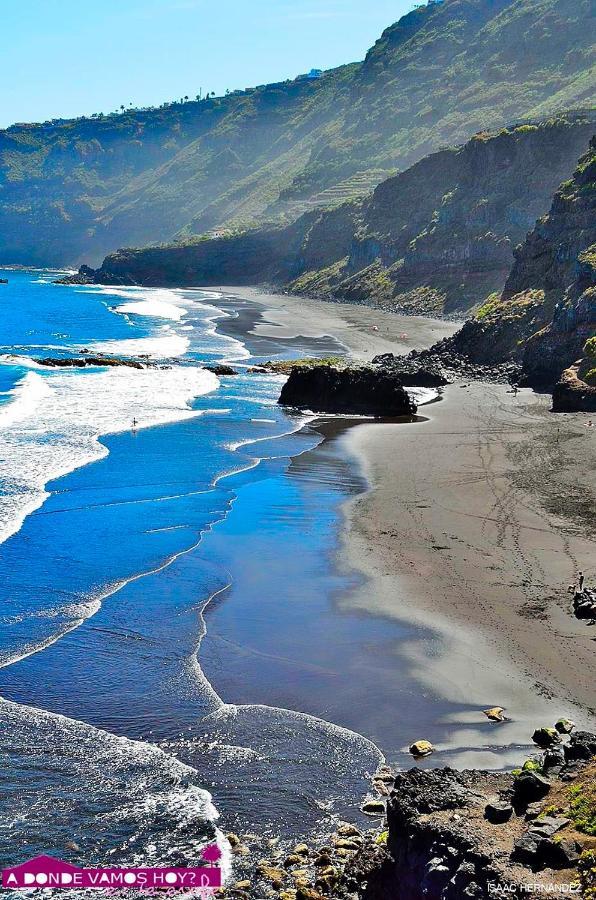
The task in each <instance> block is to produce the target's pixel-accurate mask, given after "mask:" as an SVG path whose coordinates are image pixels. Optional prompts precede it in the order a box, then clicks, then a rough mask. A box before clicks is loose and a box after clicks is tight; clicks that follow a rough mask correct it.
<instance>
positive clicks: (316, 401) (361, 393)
mask: <svg viewBox="0 0 596 900" xmlns="http://www.w3.org/2000/svg"><path fill="white" fill-rule="evenodd" d="M279 403H281V404H283V405H286V406H294V407H298V408H300V409H309V410H312V411H313V412H321V413H343V414H346V415H366V416H377V417H389V418H395V417H401V416H413V415H414V414H415V413H416V404H415V403H414V401H413V400H412V399H411V398H410V396H409V395H408V393H407V392H406V390H405V389H404V387H403V384H402V381H401V379H400V377H399V375H398V374H395V373H393V372H392V371H391V370H389V369H384V368H378V367H371V366H346V367H345V368H339V367H336V366H310V367H305V368H301V367H296V368H294V369H292V371H291V372H290V377H289V378H288V380H287V381H286V383H285V384H284V386H283V388H282V391H281V395H280V398H279Z"/></svg>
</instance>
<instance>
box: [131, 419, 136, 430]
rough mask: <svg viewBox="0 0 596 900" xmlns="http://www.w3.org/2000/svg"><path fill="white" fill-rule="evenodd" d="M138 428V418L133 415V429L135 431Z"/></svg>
mask: <svg viewBox="0 0 596 900" xmlns="http://www.w3.org/2000/svg"><path fill="white" fill-rule="evenodd" d="M136 428H137V420H136V417H134V416H133V420H132V430H133V431H136Z"/></svg>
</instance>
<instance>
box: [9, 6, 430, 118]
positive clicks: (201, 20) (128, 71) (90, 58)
mask: <svg viewBox="0 0 596 900" xmlns="http://www.w3.org/2000/svg"><path fill="white" fill-rule="evenodd" d="M413 5H414V0H2V53H1V54H0V79H1V83H2V92H1V95H0V96H1V101H0V127H4V126H6V125H9V124H11V123H13V122H23V121H24V122H32V121H42V120H44V119H48V118H52V117H60V116H64V117H69V116H76V115H81V114H87V113H93V112H104V113H107V112H110V111H111V110H114V109H116V108H117V107H119V106H120V104H125V105H128V104H129V103H131V102H132V103H133V105H135V106H143V105H150V104H154V105H158V104H159V103H162V102H163V101H165V100H171V99H174V98H179V97H182V96H184V95H189V96H195V94H197V93H198V91H199V88H202V89H203V92H205V91H206V90H210V91H211V90H213V91H215V92H216V93H217V94H220V93H223V92H224V91H225V90H226V88H229V89H230V90H233V89H235V88H243V87H248V86H251V85H254V84H263V83H265V82H268V81H277V80H282V79H284V78H289V77H294V76H295V75H298V74H299V73H300V72H304V71H307V70H308V69H310V68H321V69H326V68H331V67H332V66H336V65H340V64H341V63H344V62H351V61H354V60H357V59H362V58H363V56H364V54H365V52H366V50H367V49H368V47H369V46H370V45H371V44H372V43H374V41H375V40H376V38H377V37H378V36H379V34H380V33H381V31H382V30H383V28H385V27H386V26H387V25H389V24H390V23H391V22H394V21H396V19H398V18H399V17H400V15H402V14H403V13H404V12H407V11H408V10H410V9H412V7H413Z"/></svg>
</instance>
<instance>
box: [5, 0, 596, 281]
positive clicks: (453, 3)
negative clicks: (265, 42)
mask: <svg viewBox="0 0 596 900" xmlns="http://www.w3.org/2000/svg"><path fill="white" fill-rule="evenodd" d="M594 33H595V29H594V3H593V0H443V2H433V3H429V4H428V5H427V6H422V7H419V8H417V9H414V10H413V11H412V12H411V13H409V14H408V15H406V16H404V17H403V18H402V19H401V20H400V21H399V22H397V23H396V24H394V25H391V26H390V27H389V28H388V29H386V31H385V32H384V33H383V35H382V36H381V38H380V39H379V41H377V43H376V44H375V46H374V47H373V48H372V49H371V50H370V51H369V52H368V54H367V55H366V58H365V60H364V61H363V62H362V63H354V64H351V65H346V66H343V67H341V68H338V69H335V70H333V71H330V72H326V73H324V75H323V77H321V78H319V79H314V80H312V81H299V80H297V81H289V82H283V83H280V84H272V85H265V86H261V87H258V88H255V89H251V90H248V91H243V92H240V93H237V94H236V93H235V94H233V95H230V96H227V97H219V98H216V97H210V98H209V99H208V100H203V101H201V102H199V101H192V102H186V103H176V104H171V105H167V106H166V107H164V108H160V109H147V110H136V111H134V110H133V111H129V112H125V113H123V114H122V115H111V116H101V115H100V116H96V117H91V118H83V119H77V120H72V121H55V122H49V123H44V124H41V125H17V126H13V127H11V128H9V129H6V130H5V131H3V132H0V262H4V263H7V262H20V263H37V264H66V263H70V264H72V263H75V262H77V261H81V260H83V259H86V260H87V261H90V262H94V261H98V260H99V259H100V258H101V257H102V256H103V255H104V254H105V253H106V252H109V251H111V250H114V249H115V248H117V247H119V246H123V245H128V246H130V245H142V244H146V243H151V242H159V241H166V240H170V239H172V238H173V237H175V236H178V237H188V236H190V235H199V234H202V233H204V232H208V231H211V232H213V231H214V230H220V229H227V230H230V231H236V230H238V229H246V228H247V227H252V226H254V225H263V224H264V223H271V222H278V223H279V222H288V221H291V220H292V219H294V218H296V217H297V216H298V215H299V214H301V213H302V212H304V210H308V209H310V208H312V207H316V206H318V205H319V204H323V205H327V204H331V205H334V204H335V203H337V202H338V200H342V199H346V198H348V199H349V198H352V197H357V196H359V195H360V191H361V190H364V189H366V190H368V189H369V188H370V187H371V186H374V184H375V183H376V182H377V181H380V180H381V179H382V178H383V177H386V176H387V174H389V173H391V172H394V171H396V170H405V169H406V168H408V167H409V166H411V165H412V164H413V163H415V162H416V161H418V160H420V159H422V157H424V156H426V155H427V154H429V153H430V152H432V151H435V150H437V149H438V148H440V147H441V146H444V145H445V144H453V143H457V142H461V141H463V140H465V139H466V138H467V137H468V136H469V135H470V134H471V133H473V132H475V131H480V130H485V129H493V128H495V127H500V126H502V125H505V124H510V123H512V122H516V121H517V122H519V121H522V120H525V119H526V118H528V117H530V118H535V117H538V118H541V117H545V116H546V115H548V114H550V113H551V112H553V111H556V110H562V109H568V108H571V107H578V106H586V105H589V104H590V103H591V102H592V101H593V96H594V84H595V81H596V75H595V68H594V64H593V60H594V47H593V41H594V38H593V35H594Z"/></svg>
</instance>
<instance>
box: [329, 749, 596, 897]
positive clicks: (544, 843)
mask: <svg viewBox="0 0 596 900" xmlns="http://www.w3.org/2000/svg"><path fill="white" fill-rule="evenodd" d="M595 751H596V736H595V735H591V734H587V733H585V732H578V733H577V734H576V735H573V736H572V738H571V742H570V743H569V744H568V745H566V746H565V747H561V746H560V745H555V747H554V748H553V749H550V750H547V751H546V752H545V753H544V754H543V755H542V757H541V758H536V757H535V758H532V759H531V760H528V761H527V762H526V764H525V766H524V770H523V771H521V772H518V773H517V774H515V773H513V774H509V773H504V774H495V773H489V772H479V771H464V772H456V771H454V770H452V769H435V770H432V771H428V770H427V771H425V770H420V769H412V770H410V771H409V772H404V773H401V774H398V775H397V777H396V779H395V785H394V788H393V790H392V792H391V795H390V797H389V798H388V801H387V823H388V830H387V832H385V834H384V837H386V843H383V842H381V841H380V840H379V838H377V839H376V840H371V839H369V840H368V841H366V842H365V843H364V845H363V846H362V847H361V849H360V850H359V851H358V852H357V853H356V854H355V855H354V856H353V857H352V859H351V860H350V861H349V862H348V864H347V865H346V868H345V871H344V873H343V876H342V878H341V881H340V886H339V888H338V890H337V892H336V893H335V894H333V896H336V897H338V898H343V900H347V898H350V900H397V898H399V900H422V898H425V900H461V898H464V897H470V898H473V897H477V898H486V897H490V896H492V895H495V896H499V895H506V896H509V897H520V898H521V897H531V898H537V897H540V896H544V893H545V887H544V886H545V885H550V886H551V888H550V890H551V891H552V893H553V894H557V893H559V892H560V893H561V894H565V893H571V891H570V890H569V886H570V885H572V884H574V885H576V889H575V892H574V893H575V894H577V895H580V896H584V897H591V896H593V891H594V887H595V886H596V881H595V875H596V873H595V870H594V868H593V866H594V861H595V854H594V836H593V835H594V829H595V827H596V826H595V819H594V815H595V810H596V806H595V803H594V796H595V795H594V785H595V783H596V765H595V763H594V762H593V761H590V760H592V759H593V755H594V752H595ZM582 888H583V891H582ZM580 891H581V894H580ZM584 891H585V892H584Z"/></svg>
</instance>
